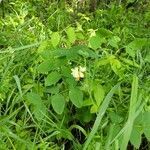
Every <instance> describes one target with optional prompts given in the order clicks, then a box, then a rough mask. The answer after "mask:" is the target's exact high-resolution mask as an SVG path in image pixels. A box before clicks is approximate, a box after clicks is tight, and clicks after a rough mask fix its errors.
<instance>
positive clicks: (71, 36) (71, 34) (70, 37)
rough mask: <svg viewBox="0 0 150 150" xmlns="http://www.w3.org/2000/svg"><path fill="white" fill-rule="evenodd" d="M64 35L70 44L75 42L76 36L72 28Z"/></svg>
mask: <svg viewBox="0 0 150 150" xmlns="http://www.w3.org/2000/svg"><path fill="white" fill-rule="evenodd" d="M66 33H67V37H68V40H69V42H70V43H74V42H75V40H76V34H75V30H74V28H72V27H69V28H68V29H67V30H66Z"/></svg>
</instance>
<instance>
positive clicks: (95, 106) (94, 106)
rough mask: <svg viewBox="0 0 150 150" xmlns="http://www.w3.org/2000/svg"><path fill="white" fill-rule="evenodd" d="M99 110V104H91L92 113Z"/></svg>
mask: <svg viewBox="0 0 150 150" xmlns="http://www.w3.org/2000/svg"><path fill="white" fill-rule="evenodd" d="M97 111H98V106H97V105H95V104H93V105H92V106H91V109H90V113H91V114H93V113H97Z"/></svg>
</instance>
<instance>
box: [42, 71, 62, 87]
mask: <svg viewBox="0 0 150 150" xmlns="http://www.w3.org/2000/svg"><path fill="white" fill-rule="evenodd" d="M60 79H61V74H60V73H58V72H56V71H54V72H51V73H50V74H49V75H48V76H47V78H46V79H45V86H51V85H53V84H56V83H57V82H58V81H59V80H60Z"/></svg>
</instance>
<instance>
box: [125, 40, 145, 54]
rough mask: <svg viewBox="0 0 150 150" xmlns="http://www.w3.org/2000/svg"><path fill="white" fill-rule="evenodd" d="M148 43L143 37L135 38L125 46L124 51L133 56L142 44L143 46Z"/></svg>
mask: <svg viewBox="0 0 150 150" xmlns="http://www.w3.org/2000/svg"><path fill="white" fill-rule="evenodd" d="M147 43H148V40H147V39H145V38H143V39H142V38H141V39H135V40H134V41H132V42H131V43H129V44H128V45H127V46H126V52H127V53H128V54H129V55H130V56H132V57H135V55H136V53H137V52H138V51H139V50H141V49H142V47H143V46H145V45H146V44H147Z"/></svg>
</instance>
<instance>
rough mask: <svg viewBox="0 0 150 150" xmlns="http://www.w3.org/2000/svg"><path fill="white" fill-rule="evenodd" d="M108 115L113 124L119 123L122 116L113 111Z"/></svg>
mask: <svg viewBox="0 0 150 150" xmlns="http://www.w3.org/2000/svg"><path fill="white" fill-rule="evenodd" d="M109 116H110V119H111V121H112V123H114V124H118V123H121V122H122V121H123V117H122V116H120V115H118V114H117V113H115V112H110V113H109Z"/></svg>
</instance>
